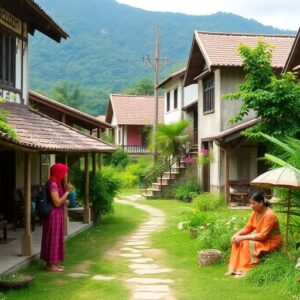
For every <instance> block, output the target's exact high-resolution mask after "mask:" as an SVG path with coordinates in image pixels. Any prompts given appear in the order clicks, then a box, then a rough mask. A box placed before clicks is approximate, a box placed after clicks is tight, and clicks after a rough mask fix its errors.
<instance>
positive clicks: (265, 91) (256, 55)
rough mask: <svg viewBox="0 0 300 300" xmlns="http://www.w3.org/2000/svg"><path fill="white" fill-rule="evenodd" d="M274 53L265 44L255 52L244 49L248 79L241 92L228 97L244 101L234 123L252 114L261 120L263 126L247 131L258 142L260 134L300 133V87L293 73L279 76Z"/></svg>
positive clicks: (240, 51) (242, 46)
mask: <svg viewBox="0 0 300 300" xmlns="http://www.w3.org/2000/svg"><path fill="white" fill-rule="evenodd" d="M272 51H273V48H272V46H270V45H268V44H267V43H265V42H263V41H262V40H259V42H258V44H257V47H256V48H254V49H252V48H250V47H248V46H246V45H240V47H239V53H240V55H241V57H242V58H243V67H244V70H245V72H246V78H245V81H244V82H243V83H242V84H241V85H240V87H239V91H237V92H234V93H231V94H228V95H226V96H225V97H224V98H225V99H228V100H239V99H242V106H241V109H240V112H239V113H238V114H237V115H235V116H233V117H232V118H231V121H232V122H233V123H236V122H239V121H241V120H242V119H243V117H245V116H246V115H248V114H249V112H250V111H251V110H254V112H255V114H256V117H258V118H260V120H261V121H260V123H259V124H257V125H254V126H252V127H251V128H250V129H247V130H246V131H245V135H246V136H248V137H252V138H258V133H259V132H264V133H266V134H272V135H274V136H281V135H285V136H295V135H297V133H299V132H300V83H298V82H297V80H296V76H295V74H293V73H291V72H287V73H285V74H283V75H280V76H276V75H275V73H274V72H273V70H272V66H271V60H272Z"/></svg>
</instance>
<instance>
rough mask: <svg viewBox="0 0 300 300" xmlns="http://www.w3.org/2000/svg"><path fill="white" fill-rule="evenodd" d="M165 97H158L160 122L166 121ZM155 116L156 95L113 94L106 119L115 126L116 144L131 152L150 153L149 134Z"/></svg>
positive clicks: (137, 153) (136, 153)
mask: <svg viewBox="0 0 300 300" xmlns="http://www.w3.org/2000/svg"><path fill="white" fill-rule="evenodd" d="M163 109H164V106H163V97H159V98H158V123H159V124H161V123H163V122H164V114H163ZM153 118H154V97H153V96H136V95H120V94H111V95H110V99H109V102H108V107H107V113H106V119H105V121H106V122H107V123H109V124H111V125H112V126H113V128H114V130H113V138H114V142H115V145H117V146H120V147H122V148H123V149H124V150H126V151H127V152H128V153H129V154H132V155H140V154H149V151H148V149H147V146H148V144H147V142H148V141H147V139H148V134H149V132H150V131H151V129H152V124H153Z"/></svg>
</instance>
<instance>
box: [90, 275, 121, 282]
mask: <svg viewBox="0 0 300 300" xmlns="http://www.w3.org/2000/svg"><path fill="white" fill-rule="evenodd" d="M92 279H93V280H99V281H111V280H115V279H116V277H115V276H104V275H95V276H93V277H92Z"/></svg>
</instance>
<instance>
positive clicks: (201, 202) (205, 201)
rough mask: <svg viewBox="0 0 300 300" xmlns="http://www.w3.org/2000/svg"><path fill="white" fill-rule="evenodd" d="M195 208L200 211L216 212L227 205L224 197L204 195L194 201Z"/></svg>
mask: <svg viewBox="0 0 300 300" xmlns="http://www.w3.org/2000/svg"><path fill="white" fill-rule="evenodd" d="M194 203H195V207H196V208H197V209H198V210H200V211H214V210H216V209H217V208H219V207H222V206H224V205H225V200H224V197H223V196H221V195H217V194H211V193H203V194H200V195H199V196H197V197H196V198H195V199H194Z"/></svg>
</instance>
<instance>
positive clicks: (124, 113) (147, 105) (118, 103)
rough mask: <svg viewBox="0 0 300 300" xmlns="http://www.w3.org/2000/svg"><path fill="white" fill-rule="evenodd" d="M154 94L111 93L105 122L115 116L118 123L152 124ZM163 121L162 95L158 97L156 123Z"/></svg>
mask: <svg viewBox="0 0 300 300" xmlns="http://www.w3.org/2000/svg"><path fill="white" fill-rule="evenodd" d="M153 114H154V96H143V95H142V96H141V95H140V96H137V95H120V94H111V95H110V100H109V103H108V108H107V114H106V122H108V123H110V122H111V121H112V117H113V116H114V117H115V118H116V122H117V124H118V125H152V124H153ZM163 122H164V97H158V123H163Z"/></svg>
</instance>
